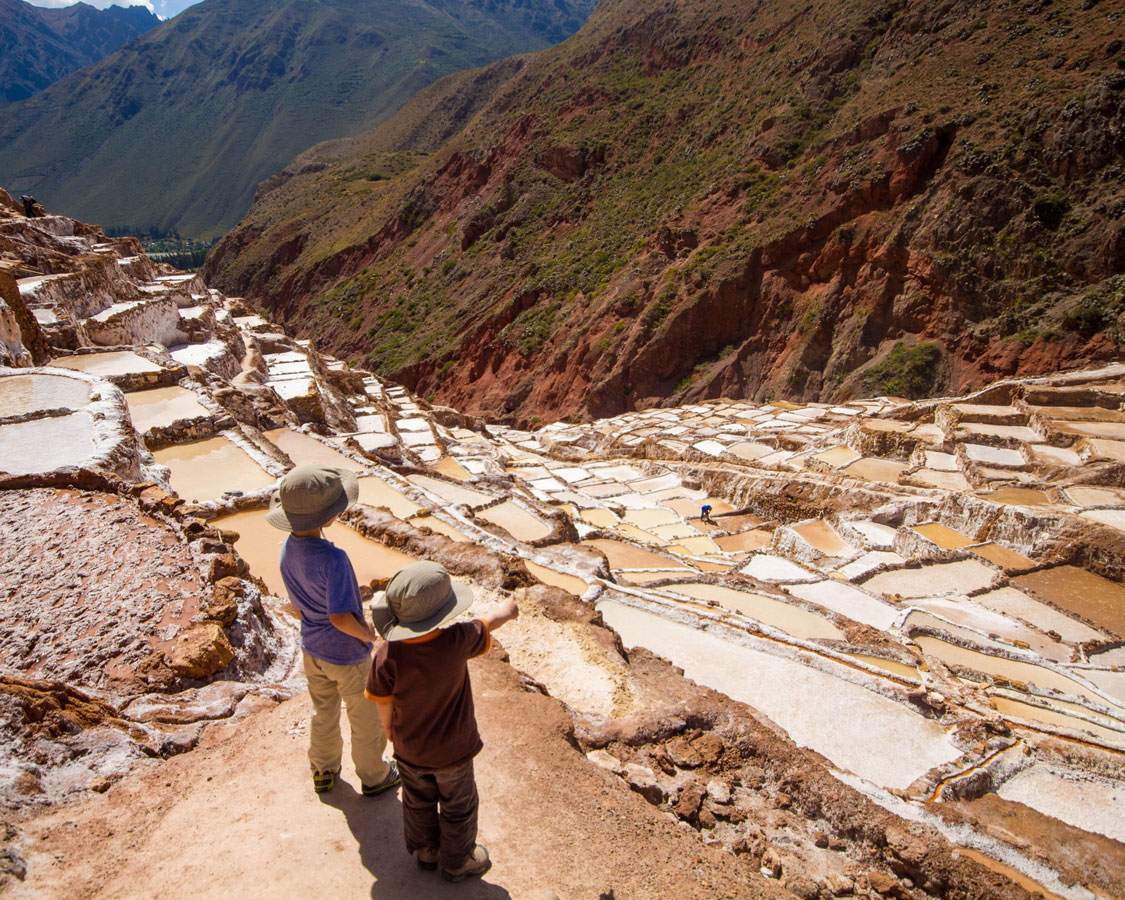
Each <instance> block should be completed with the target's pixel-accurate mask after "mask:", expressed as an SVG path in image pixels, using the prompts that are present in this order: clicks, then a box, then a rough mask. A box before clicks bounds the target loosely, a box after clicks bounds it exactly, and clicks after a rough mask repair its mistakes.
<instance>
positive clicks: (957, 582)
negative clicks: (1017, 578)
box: [863, 559, 998, 598]
mask: <svg viewBox="0 0 1125 900" xmlns="http://www.w3.org/2000/svg"><path fill="white" fill-rule="evenodd" d="M997 575H998V572H997V571H996V570H995V569H993V568H991V567H990V566H986V565H984V564H983V563H979V562H976V561H974V560H970V559H966V560H961V561H960V562H951V563H938V564H935V565H930V566H922V567H920V568H917V569H896V570H894V571H892V572H881V573H879V574H878V575H875V576H874V577H872V578H869V579H868V580H867V581H865V582H864V583H863V587H864V588H865V589H866V590H868V591H871V592H872V593H875V594H887V595H897V596H899V597H906V598H911V597H927V596H930V595H932V594H941V593H944V592H945V591H949V590H953V589H956V590H958V591H960V592H961V593H966V594H967V593H971V592H973V591H976V590H980V589H981V588H985V587H988V586H989V585H990V584H992V582H993V580H994V579H995V578H996V576H997Z"/></svg>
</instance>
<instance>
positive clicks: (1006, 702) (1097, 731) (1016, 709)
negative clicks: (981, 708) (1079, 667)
mask: <svg viewBox="0 0 1125 900" xmlns="http://www.w3.org/2000/svg"><path fill="white" fill-rule="evenodd" d="M989 699H990V700H991V702H992V705H993V706H994V707H996V711H997V712H998V713H1000V715H1002V716H1009V717H1011V718H1013V719H1025V720H1027V721H1030V722H1039V723H1040V724H1042V725H1046V726H1048V727H1050V728H1051V729H1052V730H1055V729H1058V728H1066V729H1069V730H1070V731H1076V732H1078V733H1079V734H1081V733H1083V732H1085V733H1086V734H1088V735H1091V736H1092V737H1095V738H1100V739H1101V740H1102V741H1104V742H1105V743H1107V744H1109V745H1110V746H1111V747H1118V748H1122V749H1125V723H1119V722H1114V721H1112V720H1110V719H1107V718H1105V717H1104V716H1098V715H1097V714H1096V713H1092V712H1089V711H1087V710H1082V711H1083V713H1084V714H1085V717H1084V718H1083V717H1079V716H1074V715H1070V714H1068V713H1066V712H1063V711H1062V710H1059V709H1047V708H1045V707H1043V706H1038V705H1036V704H1034V703H1025V702H1023V701H1022V700H1015V699H1013V698H1012V697H999V696H994V697H990V698H989ZM1054 703H1055V705H1057V706H1060V707H1073V704H1065V703H1062V702H1060V701H1054ZM1114 726H1119V727H1114Z"/></svg>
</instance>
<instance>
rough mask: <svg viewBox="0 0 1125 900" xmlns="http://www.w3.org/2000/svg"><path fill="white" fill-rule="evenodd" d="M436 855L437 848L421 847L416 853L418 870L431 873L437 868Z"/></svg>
mask: <svg viewBox="0 0 1125 900" xmlns="http://www.w3.org/2000/svg"><path fill="white" fill-rule="evenodd" d="M438 855H439V854H438V848H437V847H423V848H422V849H420V850H419V851H418V868H419V869H425V870H426V871H427V872H432V871H433V870H434V869H436V868H437V863H438Z"/></svg>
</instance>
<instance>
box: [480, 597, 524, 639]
mask: <svg viewBox="0 0 1125 900" xmlns="http://www.w3.org/2000/svg"><path fill="white" fill-rule="evenodd" d="M519 614H520V608H519V607H518V606H516V601H515V599H514V598H512V597H509V598H508V599H507V600H505V601H504V602H502V603H501V604H500V605H499V606H498V607H496V608H495V609H494V610H492V612H489V613H485V614H484V615H483V616H481V619H482V620H483V621H484V624H485V625H487V626H488V630H489V632H493V631H495V630H496V629H497V628H499V627H500V626H501V625H503V624H504V623H505V622H511V621H512V619H514V618H516V617H517V616H519Z"/></svg>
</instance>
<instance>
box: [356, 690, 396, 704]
mask: <svg viewBox="0 0 1125 900" xmlns="http://www.w3.org/2000/svg"><path fill="white" fill-rule="evenodd" d="M363 696H365V697H366V698H367V699H368V700H374V701H375V702H376V703H393V702H394V699H395V698H394V697H376V696H375V695H374V694H373V693H371V691H369V690H367V688H364V689H363Z"/></svg>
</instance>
